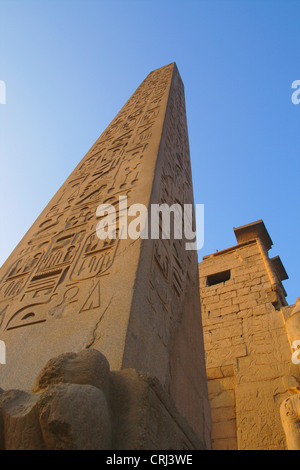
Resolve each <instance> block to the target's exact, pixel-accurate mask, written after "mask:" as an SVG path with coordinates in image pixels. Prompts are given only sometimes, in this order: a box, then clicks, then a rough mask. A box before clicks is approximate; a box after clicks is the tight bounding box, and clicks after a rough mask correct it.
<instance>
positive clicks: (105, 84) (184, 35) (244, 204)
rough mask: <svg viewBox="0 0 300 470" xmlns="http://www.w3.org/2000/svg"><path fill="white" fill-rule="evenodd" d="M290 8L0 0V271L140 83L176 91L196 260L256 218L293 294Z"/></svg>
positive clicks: (252, 2) (241, 0) (294, 121)
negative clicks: (156, 81) (0, 93)
mask: <svg viewBox="0 0 300 470" xmlns="http://www.w3.org/2000/svg"><path fill="white" fill-rule="evenodd" d="M299 20H300V2H299V1H293V0H282V1H279V0H249V1H247V0H236V1H230V0H220V1H217V0H216V1H214V0H206V1H205V0H204V1H201V0H194V1H193V0H180V1H179V0H159V1H157V0H138V1H137V0H109V1H104V0H98V1H96V0H59V1H56V0H51V1H49V0H42V1H41V0H36V1H33V0H27V1H24V0H22V1H21V0H19V1H17V0H0V65H1V67H0V80H4V81H5V82H6V86H7V103H6V104H5V105H0V142H1V144H0V152H1V156H0V158H1V172H0V211H1V212H0V214H1V226H0V264H2V263H3V262H4V261H5V259H6V258H7V256H8V255H9V254H10V252H11V251H12V250H13V248H14V247H15V246H16V244H17V243H18V242H19V240H20V239H21V237H22V236H23V235H24V233H25V232H26V231H27V230H28V228H29V227H30V226H31V224H32V223H33V222H34V220H35V219H36V217H37V216H38V215H39V213H40V212H41V211H42V209H43V208H44V207H45V205H46V204H47V203H48V202H49V200H50V199H51V197H52V196H53V195H54V194H55V192H56V191H57V190H58V188H59V187H60V186H61V184H62V183H63V182H64V180H65V179H66V178H67V176H68V175H69V174H70V173H71V171H72V170H73V169H74V167H75V165H76V164H77V163H78V162H79V161H80V160H81V158H82V157H83V156H84V154H85V153H86V152H87V150H88V149H89V148H90V146H91V145H92V144H93V143H94V141H95V140H96V139H97V138H98V136H99V135H100V134H101V132H102V131H103V130H104V129H105V127H106V126H107V125H108V124H109V123H110V121H111V120H112V119H113V117H114V116H115V115H116V113H117V112H118V111H119V109H120V108H121V107H122V106H123V104H124V103H125V102H126V100H127V99H128V98H129V97H130V96H131V94H132V93H133V92H134V91H135V89H136V88H137V86H138V85H139V84H140V82H141V81H142V80H143V79H144V78H145V77H146V75H147V74H148V73H149V72H150V71H152V70H154V69H156V68H158V67H161V66H163V65H166V64H168V63H170V62H173V61H175V62H176V63H177V66H178V68H179V71H180V74H181V76H182V79H183V82H184V84H185V92H186V106H187V117H188V127H189V138H190V148H191V159H192V171H193V181H194V193H195V202H197V203H204V204H205V211H206V212H205V246H204V248H203V249H202V250H201V251H200V252H199V260H200V259H202V257H203V256H204V255H206V254H209V253H212V252H215V251H216V250H217V249H218V250H222V249H224V248H227V247H229V246H232V245H234V244H235V238H234V234H233V231H232V228H233V227H234V226H236V227H237V226H239V225H244V224H247V223H250V222H253V221H255V220H258V219H263V220H264V222H265V224H266V226H267V228H268V230H269V233H270V235H271V237H272V239H273V241H274V248H273V249H272V251H271V253H270V254H271V255H272V256H276V255H278V254H279V255H280V256H281V258H282V261H283V263H284V265H285V267H286V270H287V272H288V274H289V276H290V280H289V281H286V282H285V287H286V290H287V292H288V294H289V296H288V301H289V303H294V302H295V300H296V298H297V297H298V296H300V285H299V279H300V256H299V254H300V250H299V234H300V222H299V200H300V197H299V195H300V194H299V193H300V184H299V182H300V178H299V177H300V171H299V169H300V137H299V124H300V105H293V104H292V101H291V94H292V89H291V84H292V82H293V81H294V80H300V68H299V65H300V57H299V56H300V48H299V44H300V25H299Z"/></svg>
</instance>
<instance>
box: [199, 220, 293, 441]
mask: <svg viewBox="0 0 300 470" xmlns="http://www.w3.org/2000/svg"><path fill="white" fill-rule="evenodd" d="M235 232H236V234H237V237H238V242H239V243H238V245H236V246H233V247H231V248H228V249H226V250H223V251H219V252H217V253H214V254H213V255H210V256H207V257H205V258H204V259H203V262H202V263H200V264H199V274H200V297H201V307H202V317H203V327H204V340H205V352H206V367H207V378H208V390H209V400H210V405H211V408H212V421H213V426H212V447H213V449H249V450H250V449H286V442H285V436H284V432H283V429H282V425H281V420H280V413H279V409H280V404H281V402H282V400H284V399H285V398H287V396H288V394H289V392H288V391H287V388H286V385H285V380H286V379H288V378H291V377H292V375H293V374H294V371H293V365H292V362H291V350H290V344H289V340H288V337H287V334H286V330H285V318H284V316H283V315H282V311H281V309H285V308H287V306H286V305H287V304H286V301H285V291H284V288H283V285H282V283H281V279H282V277H283V274H284V268H283V267H282V266H281V264H280V263H279V262H278V260H277V262H276V263H274V262H272V260H270V259H269V257H268V249H269V248H270V243H271V239H270V237H269V235H268V233H267V231H266V229H265V227H264V225H263V223H262V222H261V221H259V222H257V223H254V224H249V225H248V226H245V227H241V228H238V229H235ZM260 237H261V238H260ZM276 266H279V267H280V269H281V274H282V276H281V277H280V276H278V273H277V272H275V267H276ZM228 272H230V275H229V274H228ZM222 273H223V277H222ZM285 274H286V273H285ZM218 281H220V282H218Z"/></svg>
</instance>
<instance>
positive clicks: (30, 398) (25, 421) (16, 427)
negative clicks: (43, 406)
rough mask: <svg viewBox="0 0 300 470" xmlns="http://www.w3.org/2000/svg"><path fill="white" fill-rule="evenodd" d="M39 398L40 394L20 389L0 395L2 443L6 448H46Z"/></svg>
mask: <svg viewBox="0 0 300 470" xmlns="http://www.w3.org/2000/svg"><path fill="white" fill-rule="evenodd" d="M37 400H38V396H36V395H32V394H29V393H26V392H23V391H20V390H10V391H7V392H4V393H2V394H1V395H0V413H1V416H0V423H1V418H2V426H3V427H2V432H3V437H4V439H3V441H4V442H3V441H2V442H3V444H2V445H3V448H4V447H5V449H6V450H41V449H44V442H43V436H42V433H41V429H40V426H39V414H38V408H37ZM0 428H1V425H0Z"/></svg>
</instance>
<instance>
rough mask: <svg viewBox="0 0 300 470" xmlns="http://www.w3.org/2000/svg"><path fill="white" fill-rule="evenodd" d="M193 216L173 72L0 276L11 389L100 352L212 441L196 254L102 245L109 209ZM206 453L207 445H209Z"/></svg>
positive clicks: (162, 246)
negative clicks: (164, 395) (158, 390)
mask: <svg viewBox="0 0 300 470" xmlns="http://www.w3.org/2000/svg"><path fill="white" fill-rule="evenodd" d="M121 196H127V198H128V206H131V205H132V204H135V203H139V204H144V205H145V206H146V207H147V208H149V207H150V205H151V204H153V203H155V204H162V203H167V204H169V205H172V204H174V203H177V204H180V205H183V204H193V190H192V179H191V168H190V156H189V144H188V134H187V124H186V114H185V101H184V88H183V84H182V81H181V78H180V75H179V73H178V70H177V67H176V65H175V64H170V65H168V66H166V67H163V68H161V69H158V70H156V71H154V72H152V73H150V74H149V76H148V77H147V78H146V79H145V80H144V81H143V82H142V84H141V85H140V87H139V88H138V89H137V90H136V92H135V93H134V94H133V95H132V97H131V98H130V99H129V100H128V101H127V103H126V104H125V106H124V107H123V108H122V110H121V111H120V112H119V114H118V115H117V116H116V118H115V119H114V120H113V121H112V123H111V124H110V125H109V126H108V128H107V129H106V130H105V131H104V132H103V134H102V135H101V136H100V138H99V139H98V140H97V141H96V143H95V144H94V145H93V146H92V148H91V149H90V150H89V152H88V153H87V154H86V156H85V157H84V158H83V160H82V161H81V162H80V163H79V165H78V166H77V167H76V168H75V170H74V171H73V173H72V174H71V175H70V176H69V178H68V179H67V180H66V182H65V183H64V184H63V186H62V187H61V188H60V190H59V191H58V192H57V194H56V195H55V196H54V197H53V199H52V200H51V201H50V203H49V204H48V205H47V207H46V208H45V209H44V211H43V212H42V213H41V215H40V216H39V218H38V219H37V220H36V222H35V223H34V224H33V226H32V227H31V228H30V230H29V231H28V232H27V234H26V235H25V236H24V238H23V239H22V241H21V242H20V243H19V245H18V246H17V247H16V249H15V250H14V251H13V253H12V254H11V256H10V257H9V258H8V260H7V261H6V262H5V263H4V265H3V267H2V269H1V272H0V281H1V282H0V339H1V340H3V341H5V344H6V347H7V364H6V365H5V366H4V365H1V366H0V385H1V387H2V388H4V389H8V388H21V389H30V388H31V386H32V383H33V380H34V378H35V376H36V375H37V373H38V372H39V370H40V369H41V368H42V367H43V366H44V365H45V363H46V361H48V360H49V359H50V358H52V357H54V356H57V355H59V354H61V353H65V352H71V351H72V352H78V351H80V350H82V349H85V348H90V347H92V348H94V349H98V350H99V351H101V352H103V353H104V354H105V355H106V357H107V359H108V360H109V362H110V365H111V368H112V369H123V368H135V369H138V370H140V371H146V372H148V373H150V374H152V375H154V376H156V377H157V378H158V379H159V380H160V382H161V383H162V385H163V386H164V388H165V389H166V390H167V391H168V392H169V393H170V395H171V396H172V397H173V399H174V401H175V404H176V406H177V408H178V410H179V411H180V412H181V413H182V415H184V416H185V417H186V418H187V419H188V421H189V422H190V424H191V425H192V426H193V427H194V428H195V430H196V431H197V432H198V434H199V436H200V437H201V438H203V439H204V434H206V435H207V436H208V434H209V419H210V418H209V408H208V402H207V389H206V387H207V386H206V375H205V362H204V361H205V359H204V349H203V338H202V323H201V313H200V303H199V289H198V271H197V254H196V252H195V251H187V250H186V249H185V243H184V241H183V240H174V239H171V240H162V239H158V240H151V239H148V240H147V239H144V240H141V239H137V240H132V239H123V238H122V236H123V235H121V234H120V232H119V231H118V230H117V232H116V234H117V236H116V239H112V240H110V241H107V240H106V241H104V240H100V239H99V238H98V237H97V235H96V226H97V223H98V222H99V220H98V219H97V216H96V210H97V207H98V206H99V205H100V204H104V203H106V204H111V205H114V206H115V207H116V209H118V202H119V197H121ZM206 441H207V442H208V441H209V438H208V437H207V438H206Z"/></svg>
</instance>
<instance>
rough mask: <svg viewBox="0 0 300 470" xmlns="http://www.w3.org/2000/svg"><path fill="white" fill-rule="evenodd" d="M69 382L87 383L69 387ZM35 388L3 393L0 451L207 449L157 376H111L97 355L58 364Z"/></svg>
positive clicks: (73, 357) (130, 372) (46, 370)
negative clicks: (34, 390) (30, 390)
mask: <svg viewBox="0 0 300 470" xmlns="http://www.w3.org/2000/svg"><path fill="white" fill-rule="evenodd" d="M89 359H90V365H89ZM74 361H75V367H74ZM70 363H71V365H70ZM97 364H98V365H99V366H100V372H97V367H95V366H97ZM83 366H84V367H83ZM93 370H94V372H95V373H96V380H95V378H94V377H93V376H92V375H91V371H93ZM101 374H102V375H101ZM67 377H68V380H76V381H78V380H83V381H84V382H85V384H78V383H66V382H65V381H66V378H67ZM101 379H104V380H102V381H101ZM87 381H93V382H94V383H97V386H94V385H89V384H86V382H87ZM107 382H109V383H110V386H109V387H108V386H107ZM36 384H37V385H38V386H37V388H36V393H31V394H30V393H26V392H23V391H19V390H10V391H7V392H3V393H1V394H0V449H3V450H43V449H48V450H108V449H110V450H124V449H130V450H137V449H140V450H143V449H155V450H160V449H166V450H169V449H175V450H180V449H205V448H206V446H205V443H204V442H201V441H200V440H199V438H198V437H197V434H196V433H195V432H194V431H193V429H192V428H191V427H190V426H189V424H188V423H187V421H186V420H185V419H184V418H183V417H182V416H181V415H180V414H179V413H178V411H177V410H176V407H175V406H174V403H173V401H172V399H171V398H170V397H169V395H168V394H167V393H166V392H165V391H164V389H163V388H162V386H161V385H160V383H159V381H158V380H157V379H156V378H153V377H150V376H148V375H144V374H140V373H138V372H137V371H135V370H123V371H114V372H112V373H111V372H110V371H109V365H108V363H107V361H106V358H105V357H104V356H102V355H101V354H100V353H99V352H98V351H92V350H89V351H87V350H85V351H82V352H80V353H79V354H75V353H67V354H65V355H63V356H60V357H58V358H54V359H52V360H51V361H49V363H48V364H47V365H46V367H45V368H44V369H43V371H41V373H40V374H39V379H38V380H37V381H36ZM99 387H100V388H101V387H102V390H101V389H100V388H99ZM103 390H105V393H104V392H103ZM199 418H200V419H202V421H203V422H205V421H206V420H207V419H208V418H207V417H199ZM207 438H208V436H207Z"/></svg>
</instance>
